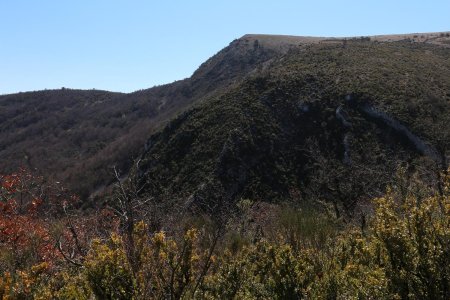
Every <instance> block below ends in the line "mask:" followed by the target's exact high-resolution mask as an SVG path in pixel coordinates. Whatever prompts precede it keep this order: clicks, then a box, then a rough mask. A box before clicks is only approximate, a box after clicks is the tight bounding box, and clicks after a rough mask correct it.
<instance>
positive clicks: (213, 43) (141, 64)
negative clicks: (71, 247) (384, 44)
mask: <svg viewBox="0 0 450 300" xmlns="http://www.w3.org/2000/svg"><path fill="white" fill-rule="evenodd" d="M448 30H450V1H449V0H445V1H439V0H438V1H425V0H420V1H417V0H412V1H396V0H387V1H385V0H377V1H375V0H374V1H369V0H367V1H363V0H357V1H345V0H341V1H337V0H336V1H313V0H309V1H301V0H297V1H282V0H278V1H264V0H259V1H257V0H249V1H245V0H240V1H234V0H227V1H220V2H219V1H206V0H205V1H196V0H191V1H188V0H186V1H181V0H178V1H176V0H172V1H170V0H167V1H162V0H161V1H152V0H146V1H135V0H117V1H116V0H73V1H70V0H53V1H50V0H28V1H26V0H0V94H5V93H12V92H18V91H29V90H40V89H45V88H60V87H63V86H64V87H69V88H82V89H91V88H97V89H106V90H112V91H123V92H130V91H134V90H137V89H141V88H148V87H151V86H153V85H157V84H163V83H169V82H172V81H174V80H177V79H182V78H185V77H188V76H190V75H191V74H192V72H193V71H194V70H195V69H196V68H197V67H198V66H199V65H200V64H201V63H202V62H203V61H205V60H206V59H207V58H209V57H210V56H212V55H213V54H214V53H216V52H217V51H218V50H220V49H221V48H223V47H225V46H226V45H228V44H229V43H230V42H231V41H232V40H233V39H235V38H239V37H240V36H242V35H244V34H246V33H268V34H289V35H311V36H360V35H374V34H389V33H410V32H430V31H448Z"/></svg>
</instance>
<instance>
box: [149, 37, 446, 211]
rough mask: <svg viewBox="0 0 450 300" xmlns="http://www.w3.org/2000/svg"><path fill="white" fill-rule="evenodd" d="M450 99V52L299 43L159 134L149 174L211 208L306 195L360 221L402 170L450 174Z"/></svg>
mask: <svg viewBox="0 0 450 300" xmlns="http://www.w3.org/2000/svg"><path fill="white" fill-rule="evenodd" d="M449 101H450V49H449V48H444V47H441V46H436V45H431V44H423V43H413V42H411V41H409V40H403V41H398V42H390V43H384V42H376V41H375V42H373V41H370V40H367V39H361V40H352V41H346V42H342V41H333V42H328V43H325V42H324V43H319V44H309V45H301V46H298V47H296V48H295V49H291V51H289V52H288V53H287V54H286V55H285V56H283V57H282V58H281V59H279V60H277V61H275V62H273V63H272V64H271V66H270V67H268V68H266V69H265V70H262V71H260V72H255V73H254V74H252V75H251V76H249V77H248V78H247V79H246V80H244V81H243V82H242V83H241V84H239V85H237V86H234V87H232V88H230V89H229V91H227V92H226V93H224V94H222V95H219V96H215V97H211V98H209V99H208V101H204V102H202V103H200V104H198V105H196V106H195V107H194V108H192V109H190V110H188V111H187V112H185V113H184V114H182V115H181V116H179V117H178V118H177V119H175V120H174V121H172V122H171V123H170V124H169V125H168V126H166V127H165V128H164V130H162V131H161V132H160V133H158V134H156V135H154V136H152V137H151V138H150V140H149V141H148V148H149V149H148V150H147V152H146V153H145V154H144V155H143V157H142V158H143V159H142V161H141V162H140V169H141V171H142V172H143V173H144V174H145V176H147V177H146V181H147V182H148V183H149V185H148V190H149V191H151V192H154V195H155V196H158V195H159V196H160V195H163V196H162V197H164V198H165V199H175V200H176V199H178V200H180V201H186V199H189V201H190V203H194V204H198V205H199V206H200V207H203V208H206V209H208V208H210V207H217V206H220V205H221V203H223V202H225V203H232V202H234V201H236V200H237V199H240V198H250V199H256V200H265V201H275V200H280V199H289V198H291V199H292V198H297V199H296V200H298V198H302V199H315V200H318V199H321V200H328V201H329V202H331V203H333V204H334V207H335V211H336V214H337V215H338V216H339V215H341V214H342V211H344V212H346V213H347V214H350V215H351V214H352V212H353V210H354V208H355V206H356V204H357V201H358V200H364V199H369V198H371V197H373V196H375V195H381V194H383V193H384V187H385V186H386V185H387V184H389V183H390V179H391V178H392V174H393V172H394V170H395V169H396V168H397V166H398V165H400V164H406V163H408V164H410V165H411V166H420V165H422V166H427V168H428V169H429V170H430V173H431V174H436V172H435V171H437V170H439V169H441V168H444V169H445V166H446V164H447V161H446V157H447V156H448V155H449V152H448V149H449V144H450V137H449V134H450V102H449ZM433 170H435V171H433ZM430 176H434V175H430ZM430 180H431V179H430ZM432 181H433V182H435V180H434V179H433V180H432ZM431 184H434V183H431ZM296 191H299V192H297V193H296Z"/></svg>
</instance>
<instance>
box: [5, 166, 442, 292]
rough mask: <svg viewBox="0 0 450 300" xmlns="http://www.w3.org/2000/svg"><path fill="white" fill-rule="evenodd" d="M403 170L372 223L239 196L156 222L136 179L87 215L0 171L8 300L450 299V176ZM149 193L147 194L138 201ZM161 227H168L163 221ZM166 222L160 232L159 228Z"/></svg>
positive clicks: (35, 183) (34, 181) (52, 191)
mask: <svg viewBox="0 0 450 300" xmlns="http://www.w3.org/2000/svg"><path fill="white" fill-rule="evenodd" d="M405 174H406V173H405V172H399V175H398V176H397V177H398V178H397V179H396V180H395V183H394V184H393V185H392V186H390V187H389V188H388V190H387V192H386V194H385V195H384V196H382V197H379V198H377V199H375V200H374V201H373V213H372V214H370V215H367V220H366V219H364V222H356V221H355V220H351V219H345V220H346V222H343V218H339V219H337V218H336V216H334V215H332V214H327V213H326V212H324V211H319V210H317V209H315V208H314V205H312V204H311V205H310V204H305V205H302V206H300V207H298V206H295V205H293V204H284V205H275V204H268V203H260V202H255V201H252V200H250V199H242V200H240V201H239V202H238V203H237V205H236V209H235V210H232V211H229V212H228V214H227V216H226V218H225V217H224V215H221V216H217V215H208V216H207V215H202V214H197V215H195V216H194V215H192V214H191V215H189V214H187V213H184V216H183V217H182V216H181V214H177V218H174V219H172V220H177V222H171V224H169V225H168V224H165V225H161V224H159V225H155V224H154V223H152V222H150V221H151V220H150V219H151V218H153V216H154V215H153V214H150V213H142V212H143V211H144V212H151V211H152V210H150V209H144V207H145V206H150V205H152V199H150V198H149V199H145V198H142V197H141V196H139V194H136V193H135V192H136V190H135V186H134V183H133V180H132V179H127V180H125V181H118V184H117V191H116V194H115V195H114V196H113V197H112V198H111V200H110V201H111V202H110V207H106V208H104V209H102V210H100V211H95V212H94V211H91V212H89V213H87V212H84V213H81V212H80V211H78V210H76V209H74V207H75V206H76V202H77V199H76V198H75V197H72V196H71V195H70V194H69V193H68V192H67V191H66V190H64V189H62V188H61V187H59V186H58V185H57V184H49V183H46V182H45V181H43V180H42V178H39V177H35V176H33V175H31V174H29V173H27V172H26V171H24V170H21V171H20V172H18V173H17V174H13V175H4V176H1V177H0V184H1V188H0V197H1V199H0V205H1V206H0V209H1V214H0V254H1V255H0V295H1V297H2V298H3V299H92V298H95V299H193V298H195V299H448V296H449V293H450V287H449V284H450V251H449V250H450V244H449V243H450V177H449V176H448V175H447V176H446V175H445V174H444V175H443V176H442V177H441V182H440V188H438V189H435V188H432V187H430V186H429V185H426V184H424V183H423V182H422V180H421V179H420V180H419V179H418V177H417V176H407V175H405ZM140 197H141V198H140ZM160 223H161V222H160ZM158 227H159V228H158Z"/></svg>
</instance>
